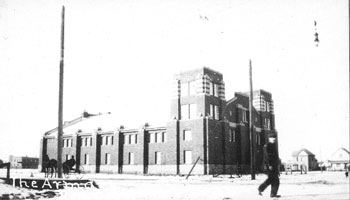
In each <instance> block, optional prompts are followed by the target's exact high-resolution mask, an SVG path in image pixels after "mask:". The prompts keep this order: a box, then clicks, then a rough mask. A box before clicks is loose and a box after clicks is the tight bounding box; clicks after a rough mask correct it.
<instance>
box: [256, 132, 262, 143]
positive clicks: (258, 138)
mask: <svg viewBox="0 0 350 200" xmlns="http://www.w3.org/2000/svg"><path fill="white" fill-rule="evenodd" d="M256 144H257V145H261V138H260V134H256Z"/></svg>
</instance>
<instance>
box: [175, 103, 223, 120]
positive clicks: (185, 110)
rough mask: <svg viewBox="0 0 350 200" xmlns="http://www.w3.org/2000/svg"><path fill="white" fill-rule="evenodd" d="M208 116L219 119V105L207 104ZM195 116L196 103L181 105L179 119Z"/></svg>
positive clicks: (193, 117)
mask: <svg viewBox="0 0 350 200" xmlns="http://www.w3.org/2000/svg"><path fill="white" fill-rule="evenodd" d="M209 117H210V118H211V119H215V120H219V119H220V107H219V106H217V105H214V104H210V105H209ZM195 118H197V105H196V104H185V105H181V119H195Z"/></svg>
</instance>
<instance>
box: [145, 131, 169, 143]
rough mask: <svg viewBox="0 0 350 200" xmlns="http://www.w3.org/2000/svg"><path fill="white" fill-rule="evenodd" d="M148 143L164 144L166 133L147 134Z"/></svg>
mask: <svg viewBox="0 0 350 200" xmlns="http://www.w3.org/2000/svg"><path fill="white" fill-rule="evenodd" d="M148 139H149V141H148V142H149V143H165V142H166V141H167V135H166V132H157V133H150V134H149V138H148Z"/></svg>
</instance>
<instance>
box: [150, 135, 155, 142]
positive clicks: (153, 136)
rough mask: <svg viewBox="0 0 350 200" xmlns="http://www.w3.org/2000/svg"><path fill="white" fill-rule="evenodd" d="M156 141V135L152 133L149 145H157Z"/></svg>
mask: <svg viewBox="0 0 350 200" xmlns="http://www.w3.org/2000/svg"><path fill="white" fill-rule="evenodd" d="M155 141H156V139H155V134H154V133H150V134H149V143H155Z"/></svg>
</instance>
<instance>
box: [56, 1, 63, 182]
mask: <svg viewBox="0 0 350 200" xmlns="http://www.w3.org/2000/svg"><path fill="white" fill-rule="evenodd" d="M63 61H64V6H62V25H61V60H60V78H59V97H58V98H59V100H58V135H57V175H58V178H62V135H63V125H62V122H63V71H64V68H63V64H64V62H63Z"/></svg>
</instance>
